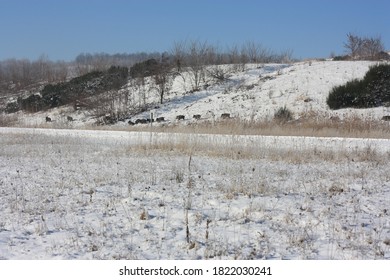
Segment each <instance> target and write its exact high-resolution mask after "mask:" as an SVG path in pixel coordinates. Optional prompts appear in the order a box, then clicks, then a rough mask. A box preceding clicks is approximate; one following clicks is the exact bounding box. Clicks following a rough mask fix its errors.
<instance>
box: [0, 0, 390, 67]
mask: <svg viewBox="0 0 390 280" xmlns="http://www.w3.org/2000/svg"><path fill="white" fill-rule="evenodd" d="M389 11H390V1H389V0H365V1H362V0H328V1H326V0H322V1H320V0H295V1H294V0H278V1H274V0H266V1H263V0H236V1H233V0H207V1H206V0H191V1H190V0H106V1H103V0H51V1H49V0H0V60H4V59H8V58H18V59H20V58H28V59H31V60H35V59H37V58H38V57H39V56H41V55H43V54H44V55H47V56H48V57H49V59H51V60H73V59H74V58H75V57H76V56H77V55H78V54H80V53H83V52H89V53H99V52H106V53H110V54H114V53H132V52H141V51H145V52H153V51H160V52H161V51H169V50H170V49H171V48H172V46H173V43H174V42H175V41H184V40H200V41H207V42H209V43H210V44H213V45H216V46H219V47H221V48H226V47H228V46H233V45H241V44H242V43H245V42H247V41H253V42H256V43H260V44H262V45H263V46H264V47H268V48H270V49H273V50H275V51H280V50H286V49H290V50H292V51H293V55H294V56H295V57H296V58H308V57H328V56H329V55H330V53H331V52H332V51H333V52H334V53H336V54H343V53H344V51H345V50H344V48H343V42H344V41H345V38H346V34H347V33H348V32H353V33H356V34H357V35H360V36H379V35H380V36H381V37H382V41H383V42H384V44H385V47H386V48H387V49H390V14H389Z"/></svg>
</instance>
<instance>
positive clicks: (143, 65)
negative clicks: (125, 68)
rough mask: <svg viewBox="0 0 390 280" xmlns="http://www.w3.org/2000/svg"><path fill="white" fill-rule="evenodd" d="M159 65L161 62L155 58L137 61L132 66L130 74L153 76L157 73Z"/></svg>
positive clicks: (136, 76) (140, 76)
mask: <svg viewBox="0 0 390 280" xmlns="http://www.w3.org/2000/svg"><path fill="white" fill-rule="evenodd" d="M158 66H159V63H158V62H157V60H155V59H153V58H152V59H148V60H145V61H142V62H139V63H136V64H134V65H133V66H132V67H131V68H130V76H131V77H132V78H144V77H148V76H153V75H155V74H156V73H157V71H158Z"/></svg>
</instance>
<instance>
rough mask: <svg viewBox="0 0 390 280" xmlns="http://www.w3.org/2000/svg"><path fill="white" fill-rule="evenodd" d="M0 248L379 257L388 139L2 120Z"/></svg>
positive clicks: (388, 236)
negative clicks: (38, 125)
mask: <svg viewBox="0 0 390 280" xmlns="http://www.w3.org/2000/svg"><path fill="white" fill-rule="evenodd" d="M0 145H1V146H0V259H390V218H389V216H390V208H389V206H390V165H389V163H388V162H389V156H390V140H383V139H382V140H380V139H379V140H369V139H338V138H302V137H265V136H223V135H208V136H207V135H181V134H150V133H136V132H112V131H81V130H80V131H76V130H47V129H35V130H34V129H16V128H0Z"/></svg>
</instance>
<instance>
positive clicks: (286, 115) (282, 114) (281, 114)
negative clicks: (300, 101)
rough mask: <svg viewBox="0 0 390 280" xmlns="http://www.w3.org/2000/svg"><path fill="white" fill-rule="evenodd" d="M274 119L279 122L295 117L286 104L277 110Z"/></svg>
mask: <svg viewBox="0 0 390 280" xmlns="http://www.w3.org/2000/svg"><path fill="white" fill-rule="evenodd" d="M274 119H275V120H276V121H279V122H287V121H290V120H292V119H293V114H292V112H291V111H290V110H289V109H288V108H287V107H286V106H284V107H280V108H279V109H278V110H277V111H276V112H275V115H274Z"/></svg>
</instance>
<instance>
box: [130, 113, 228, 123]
mask: <svg viewBox="0 0 390 280" xmlns="http://www.w3.org/2000/svg"><path fill="white" fill-rule="evenodd" d="M212 116H213V117H214V114H212ZM201 118H202V115H200V114H195V115H193V116H192V119H194V120H197V121H198V120H200V119H201ZM231 118H232V117H231V115H230V114H229V113H223V114H221V119H231ZM175 120H176V121H183V120H186V116H184V115H177V116H176V118H175ZM166 121H168V120H166V119H165V117H158V118H156V119H150V118H148V119H137V120H135V121H132V120H130V121H128V124H129V125H136V124H148V123H152V122H158V123H161V122H166Z"/></svg>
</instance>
